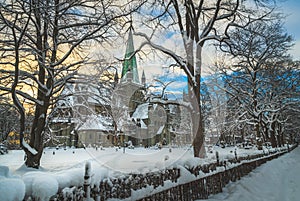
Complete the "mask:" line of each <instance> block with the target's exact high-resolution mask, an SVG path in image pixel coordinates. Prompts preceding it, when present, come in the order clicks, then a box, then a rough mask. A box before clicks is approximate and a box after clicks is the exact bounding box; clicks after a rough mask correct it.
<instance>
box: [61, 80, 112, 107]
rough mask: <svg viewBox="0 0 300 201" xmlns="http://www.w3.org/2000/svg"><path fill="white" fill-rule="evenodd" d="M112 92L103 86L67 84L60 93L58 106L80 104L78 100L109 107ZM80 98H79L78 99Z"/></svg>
mask: <svg viewBox="0 0 300 201" xmlns="http://www.w3.org/2000/svg"><path fill="white" fill-rule="evenodd" d="M111 94H112V91H111V89H110V88H109V87H108V86H106V85H105V84H99V85H91V84H84V83H67V84H66V85H65V87H64V89H63V90H62V92H61V95H60V97H61V100H59V101H58V103H57V105H58V106H69V107H72V106H74V105H76V104H80V103H81V102H78V101H79V100H83V99H84V100H85V101H86V102H88V103H92V104H96V105H109V104H110V98H111ZM80 97H81V98H80Z"/></svg>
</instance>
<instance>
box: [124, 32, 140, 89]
mask: <svg viewBox="0 0 300 201" xmlns="http://www.w3.org/2000/svg"><path fill="white" fill-rule="evenodd" d="M121 82H134V83H136V84H140V80H139V74H138V70H137V62H136V57H135V54H134V45H133V36H132V27H130V28H129V34H128V40H127V46H126V52H125V56H124V62H123V68H122V75H121Z"/></svg>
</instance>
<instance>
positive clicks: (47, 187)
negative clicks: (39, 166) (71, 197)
mask: <svg viewBox="0 0 300 201" xmlns="http://www.w3.org/2000/svg"><path fill="white" fill-rule="evenodd" d="M23 181H24V183H25V186H26V197H29V196H32V197H33V198H34V199H35V200H49V199H50V197H51V196H53V195H55V194H56V193H57V191H58V182H57V180H56V179H55V178H54V177H53V175H51V174H50V173H46V172H38V171H33V172H28V173H26V174H24V176H23Z"/></svg>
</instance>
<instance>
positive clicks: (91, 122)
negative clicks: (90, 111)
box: [78, 115, 114, 131]
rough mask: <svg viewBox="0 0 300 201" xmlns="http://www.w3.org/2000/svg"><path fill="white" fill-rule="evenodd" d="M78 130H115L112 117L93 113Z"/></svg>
mask: <svg viewBox="0 0 300 201" xmlns="http://www.w3.org/2000/svg"><path fill="white" fill-rule="evenodd" d="M78 130H79V131H84V130H99V131H113V130H114V126H113V123H112V119H111V118H110V117H104V116H102V115H92V116H90V117H88V119H87V120H86V122H85V123H84V124H83V125H82V126H80V127H79V129H78Z"/></svg>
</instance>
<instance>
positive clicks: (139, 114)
mask: <svg viewBox="0 0 300 201" xmlns="http://www.w3.org/2000/svg"><path fill="white" fill-rule="evenodd" d="M148 107H149V103H143V104H140V105H138V106H137V108H136V110H135V111H134V113H133V114H132V118H133V119H134V120H135V121H136V120H137V119H148Z"/></svg>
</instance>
